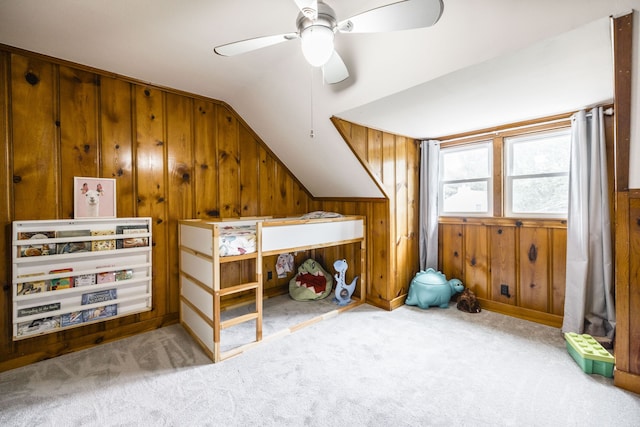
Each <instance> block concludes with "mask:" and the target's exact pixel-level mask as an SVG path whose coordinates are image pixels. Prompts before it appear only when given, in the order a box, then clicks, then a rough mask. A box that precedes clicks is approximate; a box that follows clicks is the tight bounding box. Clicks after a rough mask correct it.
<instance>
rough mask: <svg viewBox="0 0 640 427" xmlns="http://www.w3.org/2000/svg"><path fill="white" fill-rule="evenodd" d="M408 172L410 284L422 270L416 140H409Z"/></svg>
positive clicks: (418, 156) (418, 168)
mask: <svg viewBox="0 0 640 427" xmlns="http://www.w3.org/2000/svg"><path fill="white" fill-rule="evenodd" d="M407 171H408V174H407V197H408V199H407V254H406V260H407V261H406V263H405V269H406V270H407V273H408V281H409V282H410V281H411V279H412V278H413V276H415V274H416V273H417V272H418V270H419V269H420V249H419V246H418V245H419V237H420V233H419V227H420V225H419V221H420V212H419V200H420V181H419V176H420V144H419V143H418V141H416V140H409V139H407ZM407 286H408V284H407ZM407 292H408V289H407Z"/></svg>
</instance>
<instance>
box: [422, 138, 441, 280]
mask: <svg viewBox="0 0 640 427" xmlns="http://www.w3.org/2000/svg"><path fill="white" fill-rule="evenodd" d="M439 160H440V143H439V142H438V141H422V142H421V143H420V238H419V245H420V269H421V270H426V269H427V268H429V267H431V268H433V269H434V270H438V162H439Z"/></svg>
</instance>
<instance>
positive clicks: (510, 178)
mask: <svg viewBox="0 0 640 427" xmlns="http://www.w3.org/2000/svg"><path fill="white" fill-rule="evenodd" d="M570 132H571V129H570V128H561V129H553V130H548V131H543V132H536V133H534V134H531V135H514V136H512V137H506V138H504V140H503V150H504V165H503V171H504V172H503V173H504V185H503V190H502V191H503V198H504V216H505V217H508V218H540V219H546V218H566V217H567V213H566V212H565V213H541V212H516V213H514V212H513V204H512V201H513V183H514V181H517V180H524V179H531V178H553V177H559V176H566V177H567V180H568V179H569V169H568V168H567V171H566V172H551V173H539V174H528V175H517V176H515V177H514V175H513V174H512V164H513V149H512V147H513V141H514V140H517V141H518V142H522V141H530V140H535V139H540V137H541V136H542V135H550V134H563V133H565V134H570ZM567 197H568V195H567Z"/></svg>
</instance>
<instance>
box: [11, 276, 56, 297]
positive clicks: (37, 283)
mask: <svg viewBox="0 0 640 427" xmlns="http://www.w3.org/2000/svg"><path fill="white" fill-rule="evenodd" d="M42 275H44V273H33V274H22V275H20V276H18V277H19V278H23V277H35V276H42ZM48 290H49V281H48V280H33V281H31V282H24V283H18V289H17V291H16V292H17V293H16V295H30V294H38V293H40V292H46V291H48Z"/></svg>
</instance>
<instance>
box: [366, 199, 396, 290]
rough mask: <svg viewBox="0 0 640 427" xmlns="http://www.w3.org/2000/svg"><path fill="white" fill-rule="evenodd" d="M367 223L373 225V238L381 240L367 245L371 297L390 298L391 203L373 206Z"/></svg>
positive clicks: (375, 240)
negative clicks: (375, 243) (373, 244)
mask: <svg viewBox="0 0 640 427" xmlns="http://www.w3.org/2000/svg"><path fill="white" fill-rule="evenodd" d="M367 225H368V226H369V227H371V239H370V240H373V241H374V242H380V244H379V245H375V246H372V245H369V246H367V251H368V253H369V256H370V263H369V271H371V275H370V279H371V280H370V285H371V286H370V287H369V289H368V290H367V292H368V295H369V296H370V297H371V298H374V299H375V298H377V299H381V300H389V297H388V293H389V283H390V280H391V276H390V270H389V256H390V255H391V253H390V246H391V244H390V240H389V230H390V224H389V205H388V204H387V203H379V204H375V205H374V206H372V217H371V218H369V219H368V221H367Z"/></svg>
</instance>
